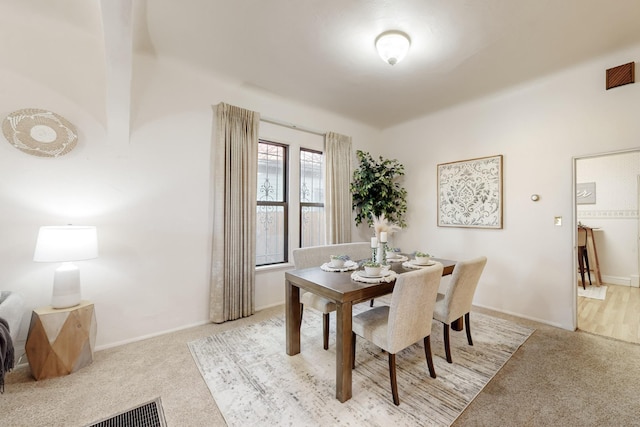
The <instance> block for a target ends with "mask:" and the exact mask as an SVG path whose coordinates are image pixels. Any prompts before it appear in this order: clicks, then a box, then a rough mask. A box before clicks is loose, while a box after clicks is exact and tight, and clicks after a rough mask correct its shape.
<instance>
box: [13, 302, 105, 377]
mask: <svg viewBox="0 0 640 427" xmlns="http://www.w3.org/2000/svg"><path fill="white" fill-rule="evenodd" d="M96 330H97V325H96V314H95V311H94V307H93V303H92V302H89V301H81V302H80V305H76V306H75V307H69V308H61V309H57V308H52V307H51V306H48V307H40V308H36V309H35V310H33V313H32V314H31V324H30V325H29V334H28V335H27V343H26V345H25V350H26V353H27V359H28V360H29V366H30V367H31V373H32V374H33V376H34V378H35V379H36V380H43V379H46V378H54V377H59V376H62V375H68V374H70V373H72V372H75V371H77V370H78V369H80V368H82V367H85V366H87V365H90V364H91V362H93V348H94V346H95V342H96Z"/></svg>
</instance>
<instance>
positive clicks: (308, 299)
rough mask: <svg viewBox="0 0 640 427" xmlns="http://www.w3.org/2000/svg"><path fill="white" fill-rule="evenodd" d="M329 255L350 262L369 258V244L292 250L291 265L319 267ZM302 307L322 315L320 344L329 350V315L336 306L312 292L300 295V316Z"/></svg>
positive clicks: (345, 244) (302, 310) (346, 244)
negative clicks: (342, 256)
mask: <svg viewBox="0 0 640 427" xmlns="http://www.w3.org/2000/svg"><path fill="white" fill-rule="evenodd" d="M331 255H348V256H349V258H351V260H352V261H359V260H361V259H365V258H369V257H370V256H371V244H370V243H369V242H356V243H338V244H335V245H324V246H310V247H306V248H300V249H294V250H293V264H294V266H295V268H296V269H303V268H310V267H320V266H321V265H322V264H324V263H325V262H329V260H330V257H331ZM304 306H307V307H311V308H313V309H315V310H318V311H319V312H321V313H322V331H323V333H322V343H323V347H324V349H325V350H328V349H329V320H330V317H329V315H330V313H331V312H332V311H335V310H336V304H335V303H334V302H333V301H331V300H329V299H326V298H323V297H321V296H318V295H316V294H314V293H312V292H306V291H301V293H300V316H302V313H303V312H304Z"/></svg>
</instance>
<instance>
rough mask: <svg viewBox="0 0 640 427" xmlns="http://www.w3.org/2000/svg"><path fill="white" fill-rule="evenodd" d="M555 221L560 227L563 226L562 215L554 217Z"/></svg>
mask: <svg viewBox="0 0 640 427" xmlns="http://www.w3.org/2000/svg"><path fill="white" fill-rule="evenodd" d="M553 223H554V224H555V225H557V226H558V227H561V226H562V217H561V216H556V217H553Z"/></svg>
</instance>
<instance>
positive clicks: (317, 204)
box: [298, 146, 327, 248]
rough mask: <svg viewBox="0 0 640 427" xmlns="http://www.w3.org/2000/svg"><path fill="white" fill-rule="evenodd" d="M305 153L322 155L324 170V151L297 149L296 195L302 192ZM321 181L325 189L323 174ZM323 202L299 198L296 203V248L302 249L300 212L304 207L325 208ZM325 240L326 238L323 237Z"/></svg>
mask: <svg viewBox="0 0 640 427" xmlns="http://www.w3.org/2000/svg"><path fill="white" fill-rule="evenodd" d="M303 151H306V152H308V153H315V154H322V164H323V168H324V161H325V157H324V151H322V150H316V149H313V148H306V147H302V146H300V147H299V153H300V154H298V168H299V171H298V193H299V194H300V193H301V190H302V185H301V184H302V152H303ZM322 179H323V180H324V183H325V187H326V182H327V180H326V177H325V176H324V172H323V175H322ZM325 196H326V188H325ZM325 204H326V203H325V201H324V200H323V201H322V202H321V203H320V202H303V201H302V198H301V197H300V200H299V203H298V205H299V206H298V247H299V248H302V247H304V246H303V245H302V237H303V236H302V227H303V221H302V210H303V209H304V208H305V207H315V208H324V207H325ZM324 214H325V215H326V214H327V212H326V210H325V211H324ZM325 220H326V217H325ZM325 240H326V237H325Z"/></svg>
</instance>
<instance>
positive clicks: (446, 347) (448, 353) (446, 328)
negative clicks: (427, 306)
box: [443, 323, 453, 363]
mask: <svg viewBox="0 0 640 427" xmlns="http://www.w3.org/2000/svg"><path fill="white" fill-rule="evenodd" d="M443 325H444V331H443V335H444V352H445V355H446V356H447V362H449V363H453V361H452V360H451V347H450V346H449V325H448V324H446V323H443Z"/></svg>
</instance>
